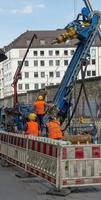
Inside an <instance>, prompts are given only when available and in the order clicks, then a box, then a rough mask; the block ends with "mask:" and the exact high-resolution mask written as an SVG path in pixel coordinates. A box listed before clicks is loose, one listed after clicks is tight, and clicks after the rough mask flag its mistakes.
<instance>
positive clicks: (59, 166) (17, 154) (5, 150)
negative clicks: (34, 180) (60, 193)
mask: <svg viewBox="0 0 101 200" xmlns="http://www.w3.org/2000/svg"><path fill="white" fill-rule="evenodd" d="M0 156H1V157H2V158H3V159H5V160H7V161H8V162H10V163H12V164H14V165H17V166H18V167H21V168H22V169H24V170H25V171H26V172H29V173H31V174H35V175H37V176H40V177H41V178H43V179H46V180H47V181H48V182H50V183H51V184H53V185H54V186H55V187H56V188H57V189H58V190H61V189H63V188H68V187H80V186H88V185H89V186H91V185H101V145H100V144H96V145H95V144H85V145H80V144H79V145H68V142H66V141H58V140H53V139H48V138H44V137H32V136H25V135H19V134H15V133H7V132H1V133H0Z"/></svg>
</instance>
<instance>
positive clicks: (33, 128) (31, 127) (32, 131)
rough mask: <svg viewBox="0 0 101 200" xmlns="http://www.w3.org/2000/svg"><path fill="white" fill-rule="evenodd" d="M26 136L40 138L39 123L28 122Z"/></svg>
mask: <svg viewBox="0 0 101 200" xmlns="http://www.w3.org/2000/svg"><path fill="white" fill-rule="evenodd" d="M26 134H28V135H32V136H39V129H38V123H37V122H35V121H29V122H27V130H26Z"/></svg>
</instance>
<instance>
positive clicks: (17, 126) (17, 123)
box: [1, 34, 37, 132]
mask: <svg viewBox="0 0 101 200" xmlns="http://www.w3.org/2000/svg"><path fill="white" fill-rule="evenodd" d="M34 39H37V36H36V34H33V36H32V38H31V40H30V43H29V45H28V48H27V50H26V52H25V55H24V57H23V60H22V62H21V64H20V65H18V67H17V69H16V72H15V75H14V78H13V83H12V87H13V88H14V93H13V106H12V107H9V108H8V107H6V108H3V109H2V111H1V115H2V116H1V118H2V120H1V121H3V122H2V123H3V124H4V129H5V130H7V131H13V132H15V131H23V130H24V126H25V122H26V116H27V115H28V114H29V113H30V112H33V106H32V105H29V104H21V103H19V102H18V93H17V83H18V80H19V79H20V78H21V70H22V67H23V64H24V61H25V59H26V56H27V54H28V52H29V49H30V47H31V45H32V43H33V41H34Z"/></svg>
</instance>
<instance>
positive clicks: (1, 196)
mask: <svg viewBox="0 0 101 200" xmlns="http://www.w3.org/2000/svg"><path fill="white" fill-rule="evenodd" d="M17 172H18V169H17V168H16V167H1V166H0V200H18V199H19V200H53V199H54V200H67V199H68V200H100V199H101V187H100V186H98V187H89V188H82V189H79V190H76V191H75V192H73V193H70V194H69V195H67V196H65V197H61V196H55V195H46V192H47V191H49V190H50V189H51V188H52V186H51V185H50V184H49V183H47V182H46V181H44V180H42V179H40V178H38V177H30V178H26V179H21V178H18V177H16V176H15V174H16V173H17Z"/></svg>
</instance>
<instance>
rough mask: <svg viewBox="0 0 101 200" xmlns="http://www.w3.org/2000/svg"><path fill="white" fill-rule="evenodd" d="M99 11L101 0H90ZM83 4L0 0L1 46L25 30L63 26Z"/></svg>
mask: <svg viewBox="0 0 101 200" xmlns="http://www.w3.org/2000/svg"><path fill="white" fill-rule="evenodd" d="M90 2H91V5H92V7H93V9H94V10H99V11H101V0H90ZM82 7H84V3H83V0H0V47H4V46H5V45H8V44H9V43H10V42H12V41H13V40H14V39H16V38H17V37H18V36H19V35H20V34H22V33H23V32H25V31H27V30H55V29H58V28H64V27H65V26H66V25H67V24H68V23H69V22H71V21H72V20H74V18H75V16H76V15H77V14H78V13H79V12H80V10H81V8H82Z"/></svg>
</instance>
